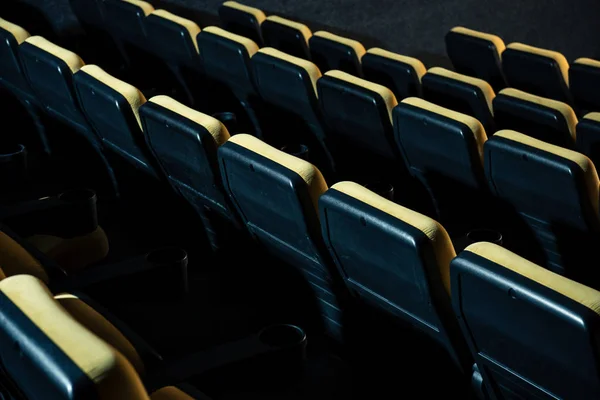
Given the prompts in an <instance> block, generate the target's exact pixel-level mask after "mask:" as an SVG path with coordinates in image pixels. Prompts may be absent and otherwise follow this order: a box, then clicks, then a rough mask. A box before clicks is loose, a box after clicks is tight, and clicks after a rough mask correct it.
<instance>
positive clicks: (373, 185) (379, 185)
mask: <svg viewBox="0 0 600 400" xmlns="http://www.w3.org/2000/svg"><path fill="white" fill-rule="evenodd" d="M365 187H366V188H367V189H369V190H370V191H372V192H375V193H377V194H378V195H380V196H381V197H384V198H386V199H388V200H390V201H394V186H393V185H392V184H391V183H386V182H370V183H367V184H366V185H365Z"/></svg>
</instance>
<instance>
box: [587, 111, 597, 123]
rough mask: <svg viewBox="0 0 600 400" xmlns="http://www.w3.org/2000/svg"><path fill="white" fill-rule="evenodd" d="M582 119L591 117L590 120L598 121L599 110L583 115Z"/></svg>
mask: <svg viewBox="0 0 600 400" xmlns="http://www.w3.org/2000/svg"><path fill="white" fill-rule="evenodd" d="M583 119H591V120H592V121H596V122H600V112H591V113H587V114H585V115H584V116H583Z"/></svg>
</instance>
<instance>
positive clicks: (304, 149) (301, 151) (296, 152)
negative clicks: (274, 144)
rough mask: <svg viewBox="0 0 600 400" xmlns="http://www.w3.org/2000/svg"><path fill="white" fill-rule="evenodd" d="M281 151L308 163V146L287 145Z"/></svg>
mask: <svg viewBox="0 0 600 400" xmlns="http://www.w3.org/2000/svg"><path fill="white" fill-rule="evenodd" d="M281 151H283V152H285V153H288V154H290V155H292V156H294V157H298V158H301V159H303V160H304V161H308V146H306V145H303V144H287V145H285V146H283V147H282V148H281Z"/></svg>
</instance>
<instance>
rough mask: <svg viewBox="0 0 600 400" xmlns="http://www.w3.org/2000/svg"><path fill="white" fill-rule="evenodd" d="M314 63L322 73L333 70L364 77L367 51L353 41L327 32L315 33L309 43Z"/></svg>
mask: <svg viewBox="0 0 600 400" xmlns="http://www.w3.org/2000/svg"><path fill="white" fill-rule="evenodd" d="M308 44H309V47H310V54H311V58H312V61H313V62H314V63H315V64H316V65H317V67H319V69H320V70H321V71H330V70H333V69H336V70H340V71H344V72H347V73H349V74H351V75H354V76H359V77H360V76H362V68H361V62H360V60H361V59H362V57H363V55H365V53H366V50H365V48H364V46H363V45H362V44H361V43H360V42H358V41H356V40H353V39H348V38H345V37H342V36H338V35H334V34H333V33H330V32H326V31H318V32H315V33H314V34H313V35H312V36H311V37H310V40H309V41H308Z"/></svg>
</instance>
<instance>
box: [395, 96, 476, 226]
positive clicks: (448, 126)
mask: <svg viewBox="0 0 600 400" xmlns="http://www.w3.org/2000/svg"><path fill="white" fill-rule="evenodd" d="M393 115H394V136H395V139H396V143H398V146H399V147H400V150H401V152H402V156H403V158H404V160H405V162H406V164H407V166H408V168H409V169H410V171H411V173H412V174H413V175H414V176H415V177H416V178H418V179H419V180H420V181H421V182H422V183H423V184H424V185H425V186H426V187H427V188H428V191H429V193H430V194H431V195H432V196H433V200H434V203H435V204H436V205H437V207H438V211H439V212H440V213H441V214H442V215H440V216H439V217H440V218H443V219H444V220H445V219H446V217H448V216H449V215H444V211H447V212H448V214H452V213H453V212H454V213H455V214H460V215H458V217H459V218H464V217H465V215H463V213H456V212H455V211H456V209H457V208H459V207H458V206H460V205H461V203H462V204H463V205H465V208H466V207H470V206H471V205H473V204H474V203H476V202H477V200H476V199H480V198H481V197H482V196H481V192H482V191H487V190H486V189H487V186H486V182H485V176H484V172H483V146H484V143H485V142H486V140H487V135H486V132H485V129H484V128H483V126H482V125H481V123H480V122H479V121H478V120H477V119H475V118H473V117H471V116H468V115H465V114H461V113H458V112H456V111H452V110H449V109H447V108H444V107H440V106H438V105H435V104H433V103H430V102H428V101H426V100H423V99H419V98H416V97H409V98H407V99H404V100H402V101H401V102H400V104H398V106H397V107H396V108H395V109H394V112H393ZM478 192H479V195H477V194H478ZM455 204H456V205H457V206H454V205H455ZM460 209H462V208H460ZM471 211H472V212H473V213H474V210H471Z"/></svg>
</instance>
